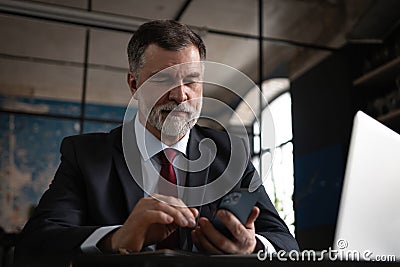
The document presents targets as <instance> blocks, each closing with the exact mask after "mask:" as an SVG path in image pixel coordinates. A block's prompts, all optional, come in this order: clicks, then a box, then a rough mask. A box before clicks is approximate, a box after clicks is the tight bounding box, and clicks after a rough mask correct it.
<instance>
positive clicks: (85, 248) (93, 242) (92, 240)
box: [81, 225, 121, 253]
mask: <svg viewBox="0 0 400 267" xmlns="http://www.w3.org/2000/svg"><path fill="white" fill-rule="evenodd" d="M119 227H121V225H113V226H105V227H100V228H98V229H96V231H94V232H93V233H92V234H91V235H90V236H89V237H88V238H87V239H86V240H85V241H84V242H83V243H82V245H81V250H82V252H83V253H102V252H101V251H100V249H99V248H98V247H97V243H98V242H99V241H100V240H101V239H102V238H103V237H105V236H106V235H107V234H108V233H109V232H111V231H112V230H114V229H116V228H119Z"/></svg>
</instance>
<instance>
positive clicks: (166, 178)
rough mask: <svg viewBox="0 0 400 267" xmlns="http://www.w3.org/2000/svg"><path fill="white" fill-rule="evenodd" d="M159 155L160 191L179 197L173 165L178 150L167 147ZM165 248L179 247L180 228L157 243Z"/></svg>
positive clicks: (161, 247) (158, 246) (163, 193)
mask: <svg viewBox="0 0 400 267" xmlns="http://www.w3.org/2000/svg"><path fill="white" fill-rule="evenodd" d="M158 155H159V157H160V163H161V170H160V179H159V182H158V193H159V194H162V195H166V196H173V197H178V189H177V187H176V174H175V171H174V167H173V166H172V161H173V160H174V158H175V157H176V155H177V151H175V150H174V149H172V148H166V149H165V150H164V151H161V152H160V153H158ZM165 248H167V249H176V248H179V229H177V230H176V231H175V232H173V233H172V234H171V235H169V236H168V237H167V238H166V239H164V240H162V241H161V242H159V243H158V244H157V249H165Z"/></svg>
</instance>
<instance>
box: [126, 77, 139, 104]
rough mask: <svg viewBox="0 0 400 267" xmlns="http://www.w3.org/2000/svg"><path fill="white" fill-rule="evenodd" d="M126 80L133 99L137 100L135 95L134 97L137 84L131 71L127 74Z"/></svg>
mask: <svg viewBox="0 0 400 267" xmlns="http://www.w3.org/2000/svg"><path fill="white" fill-rule="evenodd" d="M126 80H127V82H128V85H129V89H130V90H131V94H132V95H133V98H135V99H137V95H136V91H137V82H136V78H135V75H134V74H133V72H132V71H130V72H128V75H127V77H126Z"/></svg>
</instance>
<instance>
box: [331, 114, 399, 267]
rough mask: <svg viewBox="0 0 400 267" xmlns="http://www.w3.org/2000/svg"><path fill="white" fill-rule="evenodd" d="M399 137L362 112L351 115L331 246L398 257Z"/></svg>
mask: <svg viewBox="0 0 400 267" xmlns="http://www.w3.org/2000/svg"><path fill="white" fill-rule="evenodd" d="M399 203H400V135H399V134H397V133H396V132H394V131H392V130H390V129H389V128H387V127H385V126H384V125H383V124H381V123H379V122H378V121H376V120H374V119H372V118H371V117H369V116H367V115H366V114H364V113H362V112H360V111H359V112H358V113H357V114H356V116H355V119H354V125H353V131H352V136H351V142H350V149H349V154H348V159H347V166H346V173H345V178H344V183H343V190H342V196H341V201H340V208H339V215H338V221H337V225H336V233H335V239H334V249H338V250H342V251H358V252H360V253H362V252H365V251H369V252H370V253H372V255H396V259H397V260H399V259H400V211H399V210H400V209H399V207H398V204H399Z"/></svg>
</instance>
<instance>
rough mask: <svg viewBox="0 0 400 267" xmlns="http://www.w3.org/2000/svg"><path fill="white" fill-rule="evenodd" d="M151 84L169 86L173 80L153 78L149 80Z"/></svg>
mask: <svg viewBox="0 0 400 267" xmlns="http://www.w3.org/2000/svg"><path fill="white" fill-rule="evenodd" d="M151 81H152V82H153V83H161V84H171V83H172V82H173V79H171V78H168V77H164V78H162V77H160V78H153V79H151Z"/></svg>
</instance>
